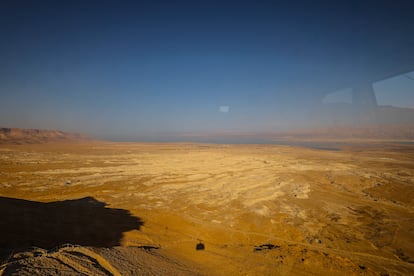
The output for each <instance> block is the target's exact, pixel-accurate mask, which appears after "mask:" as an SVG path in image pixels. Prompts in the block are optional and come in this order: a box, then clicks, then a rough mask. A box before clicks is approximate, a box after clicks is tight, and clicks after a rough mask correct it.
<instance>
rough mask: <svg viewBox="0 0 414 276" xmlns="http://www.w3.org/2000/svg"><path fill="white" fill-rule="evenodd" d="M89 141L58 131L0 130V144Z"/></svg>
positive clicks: (77, 135)
mask: <svg viewBox="0 0 414 276" xmlns="http://www.w3.org/2000/svg"><path fill="white" fill-rule="evenodd" d="M86 140H90V138H88V137H87V136H85V135H82V134H78V133H69V132H63V131H59V130H44V129H21V128H0V144H43V143H51V142H76V141H86Z"/></svg>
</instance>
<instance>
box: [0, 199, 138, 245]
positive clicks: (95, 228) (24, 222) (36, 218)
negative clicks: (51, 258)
mask: <svg viewBox="0 0 414 276" xmlns="http://www.w3.org/2000/svg"><path fill="white" fill-rule="evenodd" d="M105 206H106V203H104V202H100V201H98V200H96V199H95V198H93V197H85V198H81V199H75V200H65V201H56V202H49V203H42V202H35V201H28V200H22V199H15V198H7V197H0V214H1V215H0V248H23V247H30V246H36V247H42V248H45V249H50V248H53V247H56V246H59V245H62V244H65V243H71V244H78V245H83V246H94V247H112V246H117V245H120V242H121V239H122V236H123V232H126V231H129V230H133V229H137V230H139V229H140V227H141V226H142V225H143V221H142V220H141V219H140V218H138V217H134V216H132V215H131V214H130V212H129V211H127V210H123V209H112V208H107V207H105Z"/></svg>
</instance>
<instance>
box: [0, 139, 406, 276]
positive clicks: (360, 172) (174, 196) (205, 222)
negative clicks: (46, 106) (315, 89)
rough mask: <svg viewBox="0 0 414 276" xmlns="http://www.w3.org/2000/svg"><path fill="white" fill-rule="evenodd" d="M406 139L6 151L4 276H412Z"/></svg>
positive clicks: (0, 177)
mask: <svg viewBox="0 0 414 276" xmlns="http://www.w3.org/2000/svg"><path fill="white" fill-rule="evenodd" d="M413 160H414V147H413V145H412V144H409V143H402V144H401V143H391V142H387V143H372V144H371V145H370V146H365V145H363V146H358V147H357V146H349V147H346V148H342V149H341V150H335V151H333V150H317V149H309V148H304V147H292V146H282V145H224V144H222V145H213V144H190V143H169V144H168V143H167V144H160V143H158V144H157V143H154V144H150V143H104V142H84V143H61V144H59V143H50V144H24V145H13V144H8V145H2V146H0V168H1V169H0V196H1V197H0V207H1V208H0V210H1V212H2V216H1V217H2V218H1V221H0V238H1V239H0V241H1V248H2V252H1V266H0V271H2V272H3V274H4V275H36V274H38V275H39V274H42V275H65V274H66V275H74V274H75V275H76V274H78V275H85V274H86V275H108V274H112V275H137V274H143V275H166V274H170V275H189V274H191V275H309V274H310V275H332V274H337V275H349V274H357V275H359V274H360V275H410V274H414V234H413V233H414V162H413Z"/></svg>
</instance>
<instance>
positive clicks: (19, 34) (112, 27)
mask: <svg viewBox="0 0 414 276" xmlns="http://www.w3.org/2000/svg"><path fill="white" fill-rule="evenodd" d="M413 14H414V2H413V1H404V0H397V1H380V0H376V1H305V0H303V1H242V0H239V1H236V0H234V1H225V0H222V1H213V0H209V1H196V0H194V1H144V0H143V1H106V0H103V1H89V0H85V1H76V0H71V1H69V0H60V1H44V0H38V1H31V0H13V1H11V0H10V1H9V0H3V1H0V42H1V43H0V126H1V127H21V128H44V129H60V130H64V131H71V132H81V133H85V134H89V135H92V136H95V137H99V138H106V139H113V140H163V139H170V138H171V137H183V135H184V136H185V134H186V133H191V134H194V133H209V132H212V133H213V132H214V133H217V132H271V131H280V130H286V129H294V128H300V127H308V126H314V125H318V123H321V122H319V121H318V120H319V118H320V116H313V114H315V110H321V109H323V108H325V106H330V105H335V104H337V103H341V102H342V103H343V102H345V103H348V104H349V105H352V97H351V98H350V97H349V95H346V93H348V94H349V92H346V91H352V87H355V86H358V85H360V84H365V83H368V84H370V85H373V87H374V89H375V93H376V95H377V102H378V104H379V105H392V106H396V107H400V108H402V107H405V108H413V107H414V96H413V94H414V50H413V49H414V35H413V32H414V16H412V15H413ZM338 91H339V92H338ZM341 91H342V92H341ZM344 91H345V92H344ZM349 99H351V100H349ZM349 101H351V103H349ZM322 121H323V120H322ZM168 137H170V138H168ZM171 139H173V138H171Z"/></svg>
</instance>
